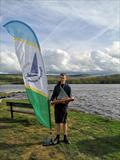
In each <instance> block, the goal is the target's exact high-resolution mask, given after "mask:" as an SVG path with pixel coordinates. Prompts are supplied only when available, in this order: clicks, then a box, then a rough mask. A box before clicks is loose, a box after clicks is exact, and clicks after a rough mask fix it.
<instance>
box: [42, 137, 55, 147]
mask: <svg viewBox="0 0 120 160" xmlns="http://www.w3.org/2000/svg"><path fill="white" fill-rule="evenodd" d="M42 145H43V146H51V145H54V141H53V139H52V138H50V139H45V140H44V141H43V143H42Z"/></svg>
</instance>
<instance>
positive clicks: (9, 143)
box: [0, 100, 120, 160]
mask: <svg viewBox="0 0 120 160" xmlns="http://www.w3.org/2000/svg"><path fill="white" fill-rule="evenodd" d="M22 102H23V100H22ZM51 116H52V126H53V127H52V128H53V129H52V130H53V137H55V124H54V114H53V108H52V107H51ZM68 126H69V132H68V135H69V139H70V141H71V144H69V145H67V144H64V143H62V142H61V143H60V144H59V145H55V146H49V147H44V146H42V141H43V140H44V139H45V138H46V137H48V136H49V130H48V129H46V128H44V127H43V126H41V125H40V124H39V123H38V122H37V120H36V118H35V117H34V116H30V115H26V114H18V113H14V120H12V119H11V118H10V113H9V112H8V111H7V106H6V104H5V102H2V103H0V160H120V121H116V120H109V119H106V118H102V117H100V116H98V115H96V116H95V115H90V114H85V113H82V112H76V111H72V110H71V111H69V117H68Z"/></svg>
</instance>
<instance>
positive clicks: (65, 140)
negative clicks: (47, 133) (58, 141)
mask: <svg viewBox="0 0 120 160" xmlns="http://www.w3.org/2000/svg"><path fill="white" fill-rule="evenodd" d="M63 142H64V143H65V144H70V141H69V140H68V138H67V137H66V136H64V140H63Z"/></svg>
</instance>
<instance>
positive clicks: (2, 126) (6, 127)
mask: <svg viewBox="0 0 120 160" xmlns="http://www.w3.org/2000/svg"><path fill="white" fill-rule="evenodd" d="M11 128H14V126H6V125H0V129H11Z"/></svg>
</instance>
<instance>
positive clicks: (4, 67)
mask: <svg viewBox="0 0 120 160" xmlns="http://www.w3.org/2000/svg"><path fill="white" fill-rule="evenodd" d="M20 70H21V69H20V66H19V62H18V59H17V57H16V55H15V53H14V52H9V51H1V52H0V72H2V73H3V72H4V73H14V72H19V71H20Z"/></svg>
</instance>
